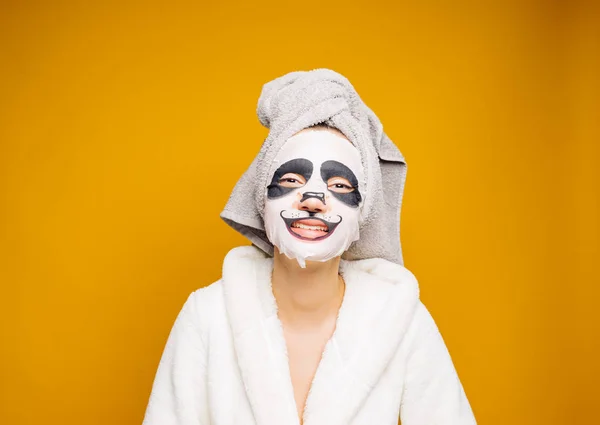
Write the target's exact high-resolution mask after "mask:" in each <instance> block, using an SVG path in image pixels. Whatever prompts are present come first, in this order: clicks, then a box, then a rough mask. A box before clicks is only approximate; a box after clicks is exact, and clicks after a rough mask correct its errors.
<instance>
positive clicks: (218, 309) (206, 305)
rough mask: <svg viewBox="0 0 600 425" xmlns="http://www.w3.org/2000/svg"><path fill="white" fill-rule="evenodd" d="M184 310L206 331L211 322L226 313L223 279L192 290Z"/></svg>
mask: <svg viewBox="0 0 600 425" xmlns="http://www.w3.org/2000/svg"><path fill="white" fill-rule="evenodd" d="M182 311H187V313H188V315H189V317H190V318H191V321H192V322H193V323H194V324H195V325H196V326H197V327H199V328H200V329H201V330H203V331H206V330H207V329H208V326H209V325H210V324H211V323H214V322H215V321H218V318H219V317H221V316H223V314H224V313H225V301H224V296H223V281H222V279H219V280H217V281H216V282H213V283H211V284H210V285H208V286H205V287H202V288H199V289H196V290H195V291H194V292H192V293H191V294H190V295H189V296H188V299H187V300H186V302H185V304H184V306H183V308H182Z"/></svg>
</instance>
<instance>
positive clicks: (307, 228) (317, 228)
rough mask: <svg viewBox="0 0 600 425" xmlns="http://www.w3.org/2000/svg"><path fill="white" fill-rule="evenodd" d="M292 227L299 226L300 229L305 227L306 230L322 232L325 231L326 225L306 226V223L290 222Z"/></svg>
mask: <svg viewBox="0 0 600 425" xmlns="http://www.w3.org/2000/svg"><path fill="white" fill-rule="evenodd" d="M292 227H299V228H300V229H306V230H320V231H322V232H326V231H327V228H326V227H321V226H307V225H306V224H301V223H294V224H292Z"/></svg>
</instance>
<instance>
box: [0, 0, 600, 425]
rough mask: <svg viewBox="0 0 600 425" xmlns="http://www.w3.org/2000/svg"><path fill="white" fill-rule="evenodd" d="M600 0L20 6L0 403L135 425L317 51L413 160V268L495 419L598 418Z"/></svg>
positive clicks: (5, 160)
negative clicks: (271, 87) (281, 98)
mask: <svg viewBox="0 0 600 425" xmlns="http://www.w3.org/2000/svg"><path fill="white" fill-rule="evenodd" d="M92 3H96V4H95V5H94V4H92ZM111 3H112V4H111ZM599 13H600V7H598V4H597V3H596V4H593V3H592V2H585V1H564V2H561V1H534V0H520V1H517V0H515V1H498V2H486V3H481V2H463V1H453V2H432V1H425V2H391V1H390V2H383V1H368V2H358V1H334V2H317V1H303V2H289V3H287V2H283V1H269V2H265V1H263V2H257V3H254V2H241V1H240V2H237V3H233V2H216V1H215V2H200V1H197V2H190V3H189V4H188V3H181V2H157V1H146V2H139V3H138V4H134V3H130V2H127V3H124V2H116V1H115V2H74V1H72V2H49V1H48V2H41V1H37V2H35V1H32V2H26V1H3V2H2V3H1V5H0V38H1V40H0V47H1V49H0V241H1V245H0V250H1V251H0V254H1V257H0V258H1V264H0V282H1V284H2V286H1V292H0V299H1V309H0V311H1V314H2V317H1V332H2V334H1V344H2V346H1V356H2V358H1V359H0V365H1V366H0V367H1V369H0V371H1V375H0V385H1V393H0V397H1V398H0V423H1V424H3V425H4V424H6V425H21V424H36V425H37V424H61V425H70V424H73V425H74V424H86V425H87V424H89V425H94V424H115V425H117V424H138V423H140V422H141V420H142V417H143V413H144V410H145V407H146V402H147V399H148V396H149V393H150V388H151V384H152V380H153V378H154V373H155V371H156V366H157V364H158V360H159V358H160V355H161V351H162V349H163V346H164V343H165V341H166V337H167V335H168V332H169V329H170V327H171V325H172V323H173V320H174V318H175V316H176V314H177V312H178V311H179V309H180V307H181V305H182V304H183V302H184V301H185V299H186V297H187V296H188V294H189V293H190V292H191V291H193V290H194V289H196V288H199V287H201V286H204V285H207V284H209V283H211V282H213V281H215V280H217V279H218V278H219V277H220V267H221V261H222V259H223V256H224V255H225V254H226V252H227V251H228V250H229V249H230V248H232V247H234V246H236V245H240V244H246V243H247V242H246V241H245V240H244V239H243V238H242V237H241V236H239V235H237V234H236V233H235V232H234V231H233V230H231V229H229V228H228V227H227V226H226V225H225V224H224V223H223V222H222V221H221V219H220V218H219V216H218V214H219V212H220V211H221V208H222V207H223V205H224V204H225V201H226V200H227V197H228V196H229V193H230V190H231V189H232V187H233V185H234V183H235V182H236V181H237V179H238V178H239V176H240V175H241V174H242V172H243V171H244V170H245V169H246V167H247V166H248V165H249V164H250V161H251V160H252V158H253V157H254V155H255V154H256V153H257V151H258V149H259V146H260V143H261V141H262V140H263V138H264V137H265V135H266V130H265V129H264V128H262V127H261V126H260V124H259V123H258V120H257V118H256V115H255V108H256V101H257V99H258V95H259V93H260V89H261V87H262V84H264V83H265V82H267V81H269V80H271V79H273V78H275V77H277V76H280V75H283V74H285V73H287V72H289V71H292V70H306V69H312V68H316V67H328V68H332V69H334V70H337V71H338V72H341V73H342V74H344V75H345V76H347V77H348V78H349V79H350V81H351V82H352V83H353V84H354V86H355V87H356V89H357V90H358V92H359V93H360V94H361V96H362V97H363V99H364V100H365V102H366V103H367V104H368V105H369V106H370V107H371V108H372V109H373V110H374V111H375V112H376V113H377V114H378V116H379V117H380V118H381V120H382V122H383V123H384V126H385V128H386V130H387V132H388V134H389V135H390V137H391V138H392V140H394V141H395V142H396V144H397V145H398V146H399V147H400V149H401V150H402V152H403V153H404V154H405V156H406V158H407V161H408V180H407V187H406V192H405V200H404V201H405V202H404V207H403V211H402V242H403V246H404V255H405V260H406V264H405V265H406V266H407V267H408V268H409V269H410V270H411V271H413V273H415V275H416V276H417V278H418V279H419V282H420V285H421V291H422V299H423V300H424V302H425V304H426V305H427V306H428V307H429V309H430V310H431V312H432V314H433V316H434V318H435V319H436V321H437V323H438V326H439V327H440V329H441V331H442V334H443V335H444V338H445V340H446V344H447V346H448V348H449V350H450V353H451V355H452V358H453V360H454V363H455V366H456V368H457V370H458V373H459V376H460V378H461V381H462V383H463V386H464V388H465V391H466V393H467V396H468V398H469V401H470V403H471V406H472V408H473V410H474V412H475V415H476V417H477V419H478V421H479V423H480V424H487V425H495V424H511V425H517V424H527V425H532V424H544V425H549V424H592V423H599V422H598V421H599V420H598V414H597V407H598V403H599V402H600V400H599V394H598V393H599V390H598V380H599V379H600V366H599V365H598V361H597V360H598V357H599V350H598V348H599V347H598V346H599V342H598V341H599V338H600V332H599V331H600V329H599V319H598V309H599V307H598V295H599V284H600V273H599V271H598V265H599V260H600V250H599V239H600V238H599V234H600V229H599V226H598V224H599V215H600V211H599V199H600V194H599V190H598V182H600V172H599V171H598V170H599V162H598V161H599V159H600V157H599V155H600V152H599V150H600V149H599V144H600V130H599V121H600V116H599V112H600V108H599V104H598V102H599V99H600V83H599V76H600V61H599V54H600V34H599V28H600V19H599Z"/></svg>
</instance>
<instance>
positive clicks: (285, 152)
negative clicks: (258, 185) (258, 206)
mask: <svg viewBox="0 0 600 425" xmlns="http://www.w3.org/2000/svg"><path fill="white" fill-rule="evenodd" d="M271 168H272V169H271V170H270V174H269V175H270V176H271V179H270V182H271V183H270V184H269V186H267V193H266V199H265V211H264V223H265V230H266V233H267V237H268V238H269V240H270V241H271V243H272V244H273V245H275V246H276V247H277V248H278V249H279V251H280V252H281V253H283V254H285V255H286V256H287V257H288V258H295V259H297V260H298V263H299V264H300V266H301V267H306V260H311V261H327V260H330V259H332V258H334V257H337V256H339V255H342V253H343V252H344V251H346V250H347V249H348V248H349V247H350V244H351V243H352V242H354V241H355V240H357V239H358V238H359V230H358V223H359V217H360V207H361V205H362V196H361V194H360V192H359V185H360V186H361V187H362V185H363V182H364V179H363V171H362V165H361V160H360V154H359V152H358V150H357V149H356V148H355V147H354V146H353V145H352V144H351V143H350V142H349V141H348V140H346V139H345V138H344V137H343V136H341V135H338V134H335V133H333V132H331V131H329V130H322V129H315V130H305V131H303V132H301V133H299V134H296V135H295V136H293V137H291V138H289V139H288V140H287V141H286V143H285V144H284V145H283V147H282V148H281V150H280V151H279V153H278V154H277V156H276V157H275V160H274V162H273V165H272V167H271ZM359 182H360V183H359Z"/></svg>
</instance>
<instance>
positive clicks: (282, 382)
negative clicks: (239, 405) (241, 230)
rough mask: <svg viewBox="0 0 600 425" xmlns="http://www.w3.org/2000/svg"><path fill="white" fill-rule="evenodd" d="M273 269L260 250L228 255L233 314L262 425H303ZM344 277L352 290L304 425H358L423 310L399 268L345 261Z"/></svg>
mask: <svg viewBox="0 0 600 425" xmlns="http://www.w3.org/2000/svg"><path fill="white" fill-rule="evenodd" d="M272 267H273V260H272V258H270V257H266V256H265V254H264V253H263V252H262V251H260V250H258V249H257V248H255V247H239V248H235V249H233V250H232V251H230V252H229V254H228V255H227V256H226V258H225V261H224V265H223V282H224V289H225V299H226V307H227V314H228V318H229V321H230V326H231V329H232V332H233V338H234V346H235V350H236V355H237V360H238V365H239V368H240V372H241V376H242V380H243V381H244V387H245V389H246V393H247V395H248V399H249V401H250V405H251V407H252V410H253V413H254V418H255V421H256V423H257V425H288V424H289V425H296V424H298V423H299V420H298V415H297V413H296V404H295V400H294V392H293V387H292V382H291V377H290V370H289V363H288V357H287V349H286V343H285V338H284V336H283V329H282V326H281V322H280V321H279V319H278V317H277V304H276V301H275V298H274V296H273V292H272V289H271V271H272ZM340 273H341V274H342V276H343V277H344V280H345V282H346V291H345V295H344V300H343V303H342V307H341V308H340V312H339V315H338V320H337V324H336V329H335V332H334V334H333V336H332V337H331V339H330V340H329V342H328V343H327V345H326V347H325V350H324V353H323V357H322V359H321V362H320V363H319V367H318V369H317V372H316V375H315V377H314V379H313V382H312V386H311V389H310V392H309V394H308V399H307V401H306V407H305V410H304V425H346V424H348V423H349V422H350V421H351V420H352V418H353V417H354V416H355V415H356V413H357V412H358V411H359V409H360V407H361V406H362V404H363V402H364V401H365V399H366V397H367V396H368V394H369V393H370V391H371V389H372V388H373V387H374V386H375V385H376V384H377V381H378V379H379V377H380V376H381V374H382V373H383V371H384V369H385V368H386V366H387V365H388V364H389V362H390V361H391V359H392V357H393V355H394V354H395V352H396V350H397V349H398V346H399V344H400V342H401V341H402V338H403V337H404V334H405V332H406V330H407V328H408V326H409V324H410V321H411V319H412V317H413V313H414V311H415V308H416V306H417V303H418V298H419V287H418V283H417V281H416V279H415V277H414V276H413V275H412V273H411V272H410V271H408V270H407V269H405V268H404V267H402V266H400V265H398V264H395V263H391V262H389V261H386V260H383V259H368V260H359V261H344V260H342V261H341V263H340Z"/></svg>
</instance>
